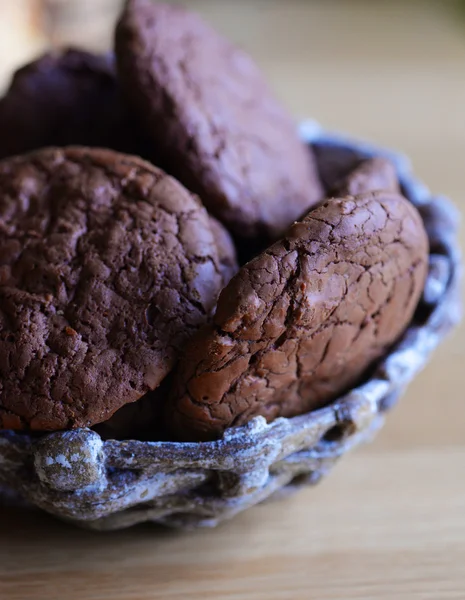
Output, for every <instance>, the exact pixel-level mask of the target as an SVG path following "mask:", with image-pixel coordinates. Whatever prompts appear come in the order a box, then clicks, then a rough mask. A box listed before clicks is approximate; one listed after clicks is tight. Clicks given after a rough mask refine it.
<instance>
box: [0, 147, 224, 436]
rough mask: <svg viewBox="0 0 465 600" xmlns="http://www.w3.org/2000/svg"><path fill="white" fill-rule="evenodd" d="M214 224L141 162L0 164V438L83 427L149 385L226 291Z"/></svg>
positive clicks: (46, 156)
mask: <svg viewBox="0 0 465 600" xmlns="http://www.w3.org/2000/svg"><path fill="white" fill-rule="evenodd" d="M222 281H223V280H222V273H221V266H220V262H219V258H218V253H217V249H216V242H215V238H214V235H213V233H212V231H211V229H210V224H209V216H208V214H207V212H206V210H205V208H204V207H203V206H201V204H200V202H199V201H198V199H197V198H195V197H194V196H192V195H191V194H190V193H189V192H187V190H185V189H184V188H183V187H182V186H181V185H180V184H179V183H178V182H176V181H175V180H174V179H172V178H171V177H169V176H167V175H166V174H165V173H164V172H163V171H160V170H159V169H157V168H155V167H153V166H152V165H150V164H148V163H145V162H144V161H142V160H141V159H138V158H136V157H131V156H125V155H122V154H118V153H116V152H112V151H109V150H96V149H93V150H92V149H86V148H65V149H48V150H41V151H37V152H35V153H31V154H29V155H24V156H21V157H15V158H12V159H7V160H4V161H1V162H0V429H1V428H4V429H21V428H31V429H35V430H56V429H66V428H71V427H83V426H90V425H93V424H95V423H98V422H100V421H103V420H105V419H107V418H109V417H110V416H111V415H112V414H113V413H114V412H115V411H116V410H117V409H118V408H119V407H121V406H122V405H124V404H126V403H128V402H133V401H135V400H137V399H138V398H139V397H141V396H142V395H143V394H145V393H146V392H148V391H149V390H152V389H154V388H156V387H157V386H158V385H159V384H160V382H161V381H162V380H163V378H164V377H165V376H166V375H167V373H168V372H169V371H170V370H171V369H172V368H173V365H174V363H175V360H176V359H177V356H178V352H179V348H180V347H181V346H182V345H183V344H184V343H185V341H186V339H187V338H188V337H189V336H190V335H191V334H192V333H193V332H194V331H196V330H197V329H198V327H199V326H200V325H201V324H203V323H204V322H206V320H207V318H208V316H209V315H210V313H211V310H212V308H213V306H214V305H215V303H216V300H217V296H218V293H219V291H220V289H221V287H222Z"/></svg>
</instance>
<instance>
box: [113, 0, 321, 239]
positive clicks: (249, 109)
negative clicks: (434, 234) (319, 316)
mask: <svg viewBox="0 0 465 600" xmlns="http://www.w3.org/2000/svg"><path fill="white" fill-rule="evenodd" d="M116 56H117V63H118V71H119V76H120V78H121V81H122V87H123V89H124V91H125V92H126V95H127V98H128V101H129V102H130V103H132V105H133V107H134V111H135V113H136V114H137V115H138V116H139V117H140V120H141V123H142V124H143V125H144V129H146V130H147V133H148V135H149V136H151V138H152V142H153V145H154V152H156V153H157V154H158V155H160V156H161V160H162V161H163V162H162V164H163V167H164V168H165V169H166V170H167V171H168V172H170V173H172V174H173V175H174V176H175V177H176V178H178V179H179V180H180V181H181V182H182V183H184V184H185V185H186V186H187V187H188V188H189V189H191V190H193V191H194V192H196V193H198V194H199V196H200V197H201V198H202V201H203V202H204V203H205V205H206V206H207V208H208V210H209V211H210V212H211V213H212V214H213V215H215V216H216V217H217V218H218V219H219V220H220V221H222V222H223V223H224V224H226V225H227V227H228V228H229V229H230V230H232V231H233V232H234V233H235V234H236V235H238V236H240V237H248V238H250V237H252V238H255V237H257V236H260V237H264V238H268V239H270V238H271V239H276V237H277V236H279V235H280V234H282V233H284V231H285V230H286V229H287V228H288V227H289V225H290V224H291V223H292V222H293V221H294V220H295V219H297V218H299V217H300V216H301V215H302V214H303V213H305V212H306V211H307V210H308V209H309V208H310V207H311V206H312V205H314V204H315V203H316V202H317V201H319V200H320V199H321V198H322V195H323V191H322V187H321V184H320V181H319V177H318V174H317V171H316V165H315V161H314V157H313V154H312V151H311V149H309V148H308V147H306V146H305V145H304V144H303V143H302V142H301V140H300V139H299V138H298V136H297V133H296V128H295V125H294V123H293V122H292V119H291V118H290V117H289V116H288V115H287V113H286V111H285V110H284V109H283V108H282V106H281V105H280V103H279V102H278V101H277V100H276V99H275V98H274V96H273V94H272V93H271V91H270V90H269V88H268V85H267V84H266V82H265V80H264V78H263V76H262V74H261V73H260V71H259V70H258V68H257V67H256V65H255V64H254V63H253V61H252V60H251V58H249V56H247V55H246V54H245V53H244V52H242V51H241V50H239V49H238V48H236V47H235V46H233V45H232V44H231V43H230V42H228V41H227V40H225V39H224V38H223V37H221V36H220V35H219V34H218V33H217V32H215V31H214V30H212V29H211V28H210V27H209V26H208V25H207V24H206V23H205V22H204V21H203V20H202V19H201V18H200V17H199V16H198V15H195V14H193V13H190V12H189V11H187V10H185V9H184V8H182V7H180V6H174V5H169V4H158V3H153V2H151V1H150V0H129V1H128V2H127V4H126V9H125V11H124V12H123V15H122V17H121V20H120V22H119V25H118V27H117V31H116ZM160 151H161V152H160Z"/></svg>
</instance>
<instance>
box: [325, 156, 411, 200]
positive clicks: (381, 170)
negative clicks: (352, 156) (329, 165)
mask: <svg viewBox="0 0 465 600" xmlns="http://www.w3.org/2000/svg"><path fill="white" fill-rule="evenodd" d="M380 190H384V191H391V192H400V187H399V180H398V178H397V172H396V169H395V167H394V165H393V164H392V163H391V162H390V161H389V160H387V159H386V158H380V157H377V158H371V159H368V160H364V161H362V162H361V163H360V164H359V165H357V166H356V167H355V168H354V169H353V170H351V171H350V173H349V174H348V175H346V176H345V177H344V178H343V179H342V180H341V181H338V182H337V183H336V184H335V186H334V193H335V195H336V196H338V197H341V196H356V195H357V194H363V193H364V192H376V191H380Z"/></svg>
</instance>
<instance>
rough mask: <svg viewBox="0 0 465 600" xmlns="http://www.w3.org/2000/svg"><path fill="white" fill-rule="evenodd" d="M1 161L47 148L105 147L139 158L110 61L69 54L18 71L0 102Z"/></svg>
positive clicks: (58, 54) (140, 146) (52, 56)
mask: <svg viewBox="0 0 465 600" xmlns="http://www.w3.org/2000/svg"><path fill="white" fill-rule="evenodd" d="M0 131H1V136H0V158H5V157H8V156H13V155H16V154H22V153H24V152H29V151H31V150H35V149H38V148H43V147H45V146H67V145H71V144H80V145H84V146H99V147H108V148H113V149H116V150H121V151H124V152H133V153H137V154H139V153H141V152H143V143H142V141H141V138H140V136H139V134H138V133H136V129H135V127H134V123H133V122H132V120H131V119H130V118H129V116H128V113H127V112H126V110H125V107H124V106H123V103H122V100H121V97H120V91H119V86H118V83H117V80H116V74H115V68H114V61H113V58H112V57H111V56H95V55H93V54H90V53H88V52H84V51H81V50H74V49H68V50H64V51H62V52H56V53H49V54H45V55H44V56H42V57H41V58H39V59H37V60H35V61H34V62H31V63H30V64H28V65H26V66H24V67H22V68H21V69H19V70H18V71H17V72H16V73H15V74H14V76H13V80H12V82H11V85H10V88H9V90H8V91H7V93H6V95H5V96H4V97H3V98H2V99H1V100H0Z"/></svg>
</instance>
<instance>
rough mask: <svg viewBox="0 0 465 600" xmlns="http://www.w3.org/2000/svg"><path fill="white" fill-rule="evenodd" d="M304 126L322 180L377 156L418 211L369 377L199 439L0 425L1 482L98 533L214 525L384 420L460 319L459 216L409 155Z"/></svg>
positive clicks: (304, 481) (7, 492) (307, 474)
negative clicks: (416, 231)
mask: <svg viewBox="0 0 465 600" xmlns="http://www.w3.org/2000/svg"><path fill="white" fill-rule="evenodd" d="M301 133H302V136H303V138H304V139H305V141H306V142H307V143H309V144H312V145H313V147H314V148H315V151H316V154H317V158H318V161H319V164H320V166H321V175H322V178H323V180H324V179H325V178H327V177H334V176H335V174H336V175H337V174H338V173H340V172H342V171H344V170H347V166H348V165H350V164H351V163H352V162H353V161H354V160H358V159H360V158H361V157H371V156H386V157H388V158H390V159H391V160H392V161H393V162H394V164H395V165H396V168H397V171H398V176H399V179H400V182H401V185H402V188H403V190H404V193H405V195H406V196H407V197H408V198H409V199H410V200H411V201H412V202H413V203H414V204H415V205H416V206H417V207H418V208H419V210H420V212H421V215H422V217H423V220H424V222H425V225H426V229H427V231H428V236H429V240H430V247H431V254H430V269H429V276H428V279H427V282H426V286H425V290H424V293H423V297H422V300H421V303H420V305H419V307H418V310H417V313H416V316H415V318H414V320H413V322H412V323H411V325H410V327H409V329H408V330H407V331H406V333H405V334H404V336H403V338H402V339H401V340H400V341H399V343H398V344H397V345H396V346H395V347H394V348H393V349H392V351H391V352H390V354H389V355H388V356H386V358H385V359H384V360H382V361H381V362H380V363H379V364H378V366H377V367H376V369H375V370H374V371H373V373H372V374H371V376H370V378H369V379H368V380H367V381H366V382H365V383H363V384H362V385H360V386H359V387H358V388H356V389H354V390H352V391H350V392H349V393H348V394H346V395H345V396H344V397H342V398H340V399H338V400H337V401H335V402H333V403H332V404H331V405H330V406H328V407H327V408H324V409H322V410H318V411H316V412H313V413H310V414H306V415H302V416H299V417H295V418H293V419H284V418H280V419H277V420H276V421H274V422H273V423H271V424H270V425H268V424H267V423H266V422H265V419H264V418H263V417H257V418H255V419H253V420H252V421H251V422H250V423H249V424H247V425H245V426H243V427H237V428H232V429H230V430H228V431H226V433H225V434H224V437H223V439H222V440H220V441H217V442H208V443H175V442H140V441H115V440H108V441H103V440H102V439H101V438H100V436H99V435H98V434H97V433H96V432H94V431H92V430H89V429H80V430H75V431H68V432H64V433H63V432H61V433H54V434H51V435H47V436H45V437H40V438H32V437H29V436H28V435H24V434H16V433H13V432H9V431H4V432H0V488H1V489H2V491H3V497H4V498H6V497H8V498H10V499H11V498H13V497H16V498H18V499H21V500H23V501H25V502H26V503H28V504H32V505H34V506H36V507H39V508H41V509H43V510H45V511H47V512H49V513H51V514H53V515H56V516H57V517H60V518H62V519H66V520H68V521H72V522H74V523H76V524H78V525H81V526H84V527H87V528H90V529H97V530H105V529H118V528H122V527H128V526H130V525H134V524H135V523H140V522H142V521H154V522H157V523H161V524H164V525H169V526H172V527H184V528H188V527H197V526H214V525H216V524H218V523H220V522H221V521H223V520H224V519H228V518H230V517H232V516H233V515H235V514H237V513H239V512H241V511H243V510H245V509H246V508H248V507H250V506H253V505H254V504H258V503H260V502H263V501H265V500H268V499H270V498H276V497H279V496H282V495H285V494H287V493H289V492H292V491H294V490H295V489H297V488H298V487H300V486H302V485H313V484H315V483H317V482H318V481H319V480H320V479H321V478H322V477H323V476H324V475H326V473H327V472H328V471H329V470H330V468H331V467H332V466H333V464H334V463H335V462H336V460H337V459H338V458H339V457H340V456H342V455H343V454H345V453H346V452H347V451H348V450H350V449H351V448H353V447H354V446H356V445H357V444H359V443H361V442H363V441H366V440H368V439H370V438H371V437H372V435H373V434H374V433H375V432H376V431H377V430H378V429H379V428H380V427H381V425H382V424H383V420H384V413H385V412H386V411H387V410H388V409H389V408H391V406H392V405H393V404H394V403H395V402H396V400H397V398H398V397H399V395H400V394H401V392H402V391H403V390H404V389H405V387H406V385H407V383H408V382H409V381H410V380H411V379H412V378H413V376H414V375H415V374H416V373H417V372H418V371H419V369H421V368H422V367H423V366H424V365H425V363H426V362H427V360H428V358H429V356H430V354H431V352H432V350H433V349H434V348H435V347H436V346H437V344H438V343H439V342H440V341H441V340H442V338H443V337H444V336H445V335H446V334H447V332H448V331H449V330H450V329H451V328H452V327H453V325H454V324H456V323H457V322H458V320H459V318H460V299H459V277H460V252H459V248H458V244H457V238H456V228H457V223H458V215H457V212H456V210H455V209H454V208H453V206H452V205H451V204H450V203H449V202H448V201H447V200H445V199H444V198H440V197H435V196H431V195H430V193H429V192H428V190H427V188H426V187H425V186H424V185H423V184H421V183H420V182H418V181H417V180H416V179H415V178H414V177H413V176H412V174H411V172H410V168H409V164H408V161H407V160H406V159H405V158H403V157H402V156H399V155H398V154H395V153H391V152H388V151H385V150H381V149H379V148H375V147H372V146H370V145H367V144H364V143H358V142H354V141H353V140H348V139H346V138H343V137H340V136H338V135H332V134H328V133H326V132H324V131H322V130H321V129H320V128H319V127H318V125H316V124H315V123H313V122H307V123H304V124H303V125H302V126H301Z"/></svg>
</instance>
